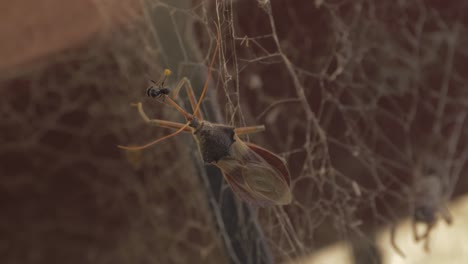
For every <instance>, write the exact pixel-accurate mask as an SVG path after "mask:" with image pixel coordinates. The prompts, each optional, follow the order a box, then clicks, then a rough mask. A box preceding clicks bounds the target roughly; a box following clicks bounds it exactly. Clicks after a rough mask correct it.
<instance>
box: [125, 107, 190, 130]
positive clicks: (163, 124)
mask: <svg viewBox="0 0 468 264" xmlns="http://www.w3.org/2000/svg"><path fill="white" fill-rule="evenodd" d="M132 106H135V107H137V108H138V113H139V114H140V116H141V118H142V119H143V120H144V121H145V122H146V123H148V124H150V125H155V126H158V127H167V128H172V129H180V128H181V127H183V126H184V125H185V124H182V123H177V122H171V121H167V120H161V119H150V118H149V117H148V116H147V115H146V113H145V111H144V110H143V105H142V104H141V102H138V103H136V104H132ZM184 132H192V129H191V128H190V127H186V128H185V129H184Z"/></svg>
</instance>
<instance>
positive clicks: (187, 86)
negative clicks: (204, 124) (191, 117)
mask: <svg viewBox="0 0 468 264" xmlns="http://www.w3.org/2000/svg"><path fill="white" fill-rule="evenodd" d="M182 86H184V87H185V91H186V92H187V94H188V97H189V100H190V105H191V107H192V111H195V108H196V106H197V103H198V102H197V99H196V98H195V94H194V93H193V88H192V84H191V83H190V80H189V79H187V77H184V78H182V80H180V81H179V83H178V84H177V86H176V87H175V88H174V90H172V95H171V97H172V98H173V99H177V97H178V95H179V92H180V89H181V88H182ZM195 116H196V117H197V118H198V120H200V121H202V120H203V116H202V113H201V112H200V111H198V113H197V114H196V115H195Z"/></svg>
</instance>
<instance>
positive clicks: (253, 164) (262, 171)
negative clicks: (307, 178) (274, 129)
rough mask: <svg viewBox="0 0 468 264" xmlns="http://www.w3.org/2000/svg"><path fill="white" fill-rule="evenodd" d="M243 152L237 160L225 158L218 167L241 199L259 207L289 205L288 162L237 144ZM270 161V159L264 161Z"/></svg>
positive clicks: (250, 146)
mask: <svg viewBox="0 0 468 264" xmlns="http://www.w3.org/2000/svg"><path fill="white" fill-rule="evenodd" d="M233 147H234V148H236V147H238V148H240V149H242V154H240V155H234V156H235V157H237V158H225V159H222V160H220V162H219V163H217V164H216V165H217V166H218V167H220V168H221V169H222V170H223V172H224V174H225V177H226V181H228V183H229V184H230V185H231V187H232V189H233V190H234V191H235V192H236V193H237V194H238V196H239V197H240V198H241V199H243V200H245V201H247V202H249V203H252V204H256V205H259V206H269V205H282V204H289V203H290V202H291V200H292V194H291V190H290V188H289V173H288V171H287V169H286V166H285V164H284V161H282V160H281V158H279V157H278V156H276V155H274V154H272V153H271V152H269V151H268V150H266V149H263V148H260V147H258V146H256V145H253V144H248V145H247V144H245V143H243V142H240V141H236V142H235V143H234V144H233ZM264 157H266V159H265V158H264Z"/></svg>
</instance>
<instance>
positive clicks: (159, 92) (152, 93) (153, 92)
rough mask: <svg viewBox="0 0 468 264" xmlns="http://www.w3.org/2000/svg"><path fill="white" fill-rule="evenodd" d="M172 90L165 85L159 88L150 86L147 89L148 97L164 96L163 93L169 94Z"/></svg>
mask: <svg viewBox="0 0 468 264" xmlns="http://www.w3.org/2000/svg"><path fill="white" fill-rule="evenodd" d="M170 92H171V90H169V89H168V88H165V87H161V86H160V87H159V88H154V87H153V86H150V87H148V89H146V95H147V96H148V97H152V98H156V97H162V96H163V95H169V93H170Z"/></svg>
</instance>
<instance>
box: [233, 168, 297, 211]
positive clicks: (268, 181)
mask: <svg viewBox="0 0 468 264" xmlns="http://www.w3.org/2000/svg"><path fill="white" fill-rule="evenodd" d="M242 175H243V176H244V179H245V182H246V184H247V186H248V187H249V188H250V189H251V190H252V191H253V192H254V193H256V194H259V195H261V196H263V197H265V198H266V199H268V200H271V201H273V202H275V203H276V204H289V203H291V200H292V195H291V191H290V189H289V185H288V184H287V183H286V182H285V181H284V178H283V177H282V176H281V175H280V174H279V173H278V171H277V170H275V169H274V168H272V167H270V166H265V165H264V164H247V166H245V167H244V168H243V170H242Z"/></svg>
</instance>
